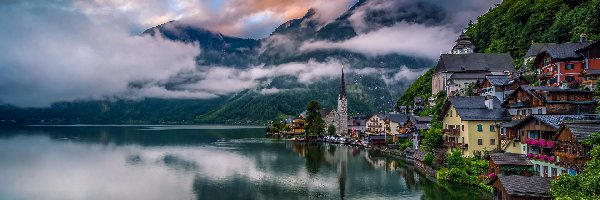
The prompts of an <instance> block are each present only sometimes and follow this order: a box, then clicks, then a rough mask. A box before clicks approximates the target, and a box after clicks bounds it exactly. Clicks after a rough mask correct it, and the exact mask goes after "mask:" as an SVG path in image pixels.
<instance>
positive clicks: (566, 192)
mask: <svg viewBox="0 0 600 200" xmlns="http://www.w3.org/2000/svg"><path fill="white" fill-rule="evenodd" d="M584 143H585V144H587V145H590V146H594V148H593V149H592V151H591V155H592V156H591V160H590V161H588V162H587V163H586V165H585V169H584V170H583V171H582V172H581V173H579V174H577V175H576V176H569V175H567V174H563V175H561V176H559V177H558V179H557V180H556V181H554V182H552V189H551V190H550V192H551V194H552V196H554V197H555V198H556V199H559V200H561V199H600V173H598V172H600V146H599V145H600V132H596V133H594V134H592V136H591V137H590V138H589V139H587V140H585V142H584Z"/></svg>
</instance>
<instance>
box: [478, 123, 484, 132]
mask: <svg viewBox="0 0 600 200" xmlns="http://www.w3.org/2000/svg"><path fill="white" fill-rule="evenodd" d="M477 131H478V132H483V125H481V124H477Z"/></svg>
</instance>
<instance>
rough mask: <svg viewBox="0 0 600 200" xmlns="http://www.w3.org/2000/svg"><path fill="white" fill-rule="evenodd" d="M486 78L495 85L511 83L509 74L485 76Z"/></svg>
mask: <svg viewBox="0 0 600 200" xmlns="http://www.w3.org/2000/svg"><path fill="white" fill-rule="evenodd" d="M485 79H486V80H488V82H490V84H491V85H493V86H503V85H508V84H510V83H511V79H510V77H509V76H508V75H495V76H485Z"/></svg>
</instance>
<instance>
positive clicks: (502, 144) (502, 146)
mask: <svg viewBox="0 0 600 200" xmlns="http://www.w3.org/2000/svg"><path fill="white" fill-rule="evenodd" d="M510 142H512V140H500V149H502V151H506V148H508V145H509V144H510Z"/></svg>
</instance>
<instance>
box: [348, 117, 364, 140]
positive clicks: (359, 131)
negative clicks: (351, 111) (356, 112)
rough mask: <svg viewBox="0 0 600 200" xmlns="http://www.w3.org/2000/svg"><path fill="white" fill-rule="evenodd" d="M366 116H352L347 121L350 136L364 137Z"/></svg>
mask: <svg viewBox="0 0 600 200" xmlns="http://www.w3.org/2000/svg"><path fill="white" fill-rule="evenodd" d="M368 119H369V117H367V116H354V117H352V118H350V119H349V120H348V129H349V132H350V133H351V135H352V136H360V135H364V134H365V133H366V132H367V120H368Z"/></svg>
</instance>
